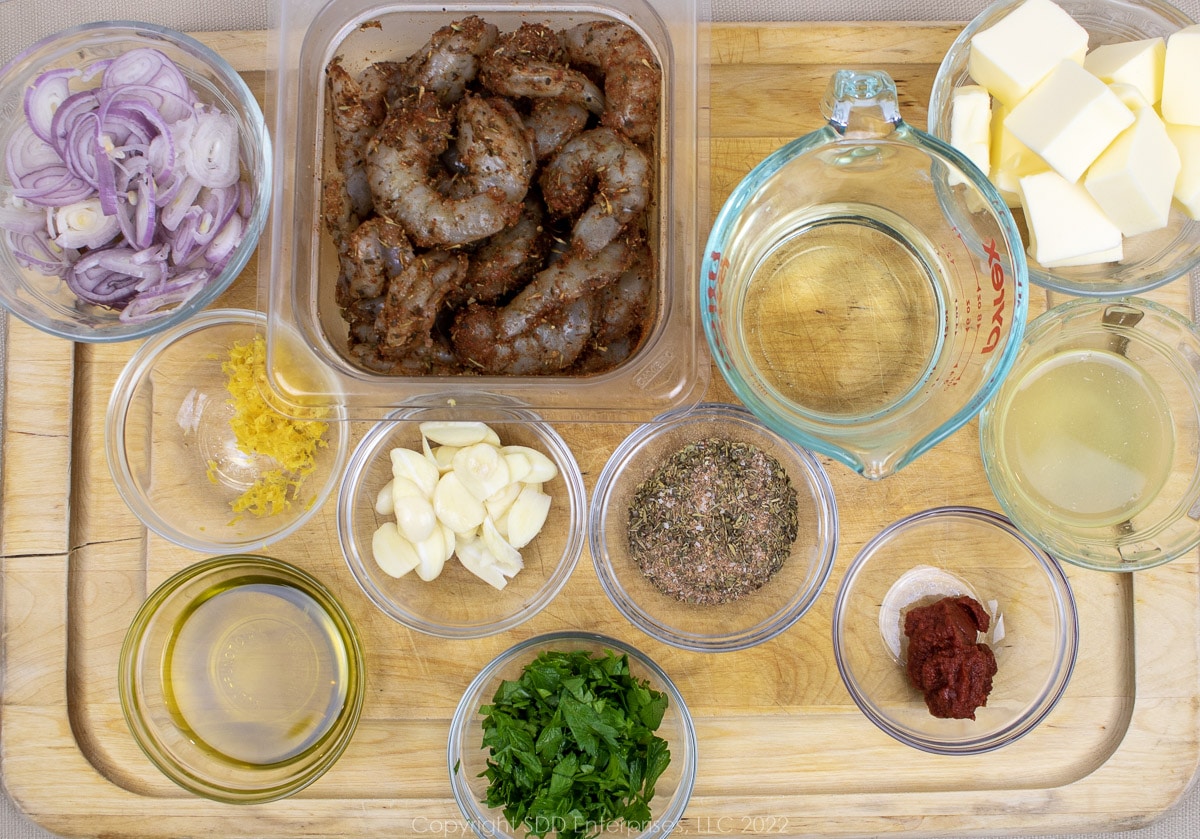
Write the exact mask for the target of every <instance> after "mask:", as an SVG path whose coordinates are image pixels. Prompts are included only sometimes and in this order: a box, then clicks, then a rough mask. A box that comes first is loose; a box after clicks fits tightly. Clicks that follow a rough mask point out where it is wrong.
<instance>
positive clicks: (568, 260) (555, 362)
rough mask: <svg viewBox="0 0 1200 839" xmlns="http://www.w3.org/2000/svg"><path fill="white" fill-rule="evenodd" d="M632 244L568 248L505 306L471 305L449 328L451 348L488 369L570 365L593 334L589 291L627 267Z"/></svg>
mask: <svg viewBox="0 0 1200 839" xmlns="http://www.w3.org/2000/svg"><path fill="white" fill-rule="evenodd" d="M631 252H632V245H631V243H629V242H627V241H626V240H624V239H617V240H616V241H614V242H612V243H610V244H609V245H608V246H607V247H605V248H604V249H603V250H602V251H601V252H600V253H599V254H596V255H592V256H589V255H584V254H582V253H580V252H568V253H567V254H566V255H565V256H564V257H563V258H562V259H561V260H559V261H558V262H557V263H555V264H554V265H552V266H550V267H549V268H546V269H544V270H542V271H540V272H539V273H538V274H537V275H536V276H535V277H534V278H533V280H532V281H531V282H530V283H529V285H527V286H525V288H523V289H522V290H521V291H520V293H518V294H517V296H516V297H514V298H513V299H512V301H510V302H509V303H508V304H507V305H505V306H501V307H495V306H485V305H481V304H478V303H474V304H471V305H470V306H467V308H466V309H463V310H461V311H460V312H459V314H458V316H457V317H456V318H455V320H454V325H453V327H452V328H451V330H450V340H451V342H452V343H453V345H454V350H455V352H457V353H458V355H459V357H460V358H462V359H463V361H464V362H466V363H467V364H469V365H472V366H474V367H477V368H479V369H480V370H482V371H484V372H487V373H494V374H512V375H531V374H534V373H545V372H554V371H556V370H562V369H564V368H566V367H569V366H570V365H571V364H572V363H573V362H574V361H575V359H576V358H578V357H579V355H580V353H582V352H583V350H584V348H585V347H586V346H587V340H588V338H589V337H590V336H591V333H592V317H593V293H594V292H596V291H597V290H598V289H601V288H603V287H604V286H605V285H607V284H609V283H612V282H614V281H615V280H616V279H617V278H618V277H619V276H620V275H621V273H622V272H623V271H624V270H625V268H626V267H627V265H628V263H629V260H630V257H631Z"/></svg>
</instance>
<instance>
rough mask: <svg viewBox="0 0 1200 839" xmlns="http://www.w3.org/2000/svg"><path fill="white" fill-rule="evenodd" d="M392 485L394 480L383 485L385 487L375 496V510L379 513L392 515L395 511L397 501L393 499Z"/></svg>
mask: <svg viewBox="0 0 1200 839" xmlns="http://www.w3.org/2000/svg"><path fill="white" fill-rule="evenodd" d="M393 480H394V479H393ZM392 485H393V482H392V481H388V482H387V483H386V484H384V485H383V489H381V490H379V494H378V495H376V496H375V512H376V513H377V514H378V515H381V516H390V515H394V513H395V510H396V502H395V501H393V500H392Z"/></svg>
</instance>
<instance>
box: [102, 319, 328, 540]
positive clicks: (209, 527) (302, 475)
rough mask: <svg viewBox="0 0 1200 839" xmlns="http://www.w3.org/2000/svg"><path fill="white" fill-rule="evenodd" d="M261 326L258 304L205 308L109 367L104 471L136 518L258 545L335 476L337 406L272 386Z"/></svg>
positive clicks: (188, 535) (292, 521) (283, 532)
mask: <svg viewBox="0 0 1200 839" xmlns="http://www.w3.org/2000/svg"><path fill="white" fill-rule="evenodd" d="M265 325H266V316H265V315H263V314H262V313H261V312H254V311H250V310H247V309H210V310H208V311H205V312H202V313H200V314H199V315H196V316H194V317H192V318H189V319H188V320H186V321H184V322H183V323H181V324H178V325H176V326H175V327H173V328H171V329H168V330H166V331H164V332H162V333H160V334H158V335H155V336H153V337H151V338H150V339H148V340H147V341H146V342H145V343H144V344H143V345H142V346H141V347H139V348H138V350H137V351H136V352H135V353H134V354H133V356H132V357H131V358H130V359H129V362H128V363H127V364H126V366H125V368H124V369H123V370H122V372H121V374H120V376H118V377H117V381H116V384H115V385H114V387H113V391H112V395H111V397H110V400H109V404H108V411H107V414H106V417H105V450H106V455H107V459H108V465H109V470H110V472H111V473H112V476H113V481H114V482H115V483H116V486H117V490H118V491H119V492H120V494H121V497H122V498H123V499H124V500H125V502H126V504H127V505H128V507H129V508H130V510H132V511H133V513H134V514H135V515H136V516H137V517H138V519H139V520H140V521H141V522H142V524H144V525H145V526H146V527H147V528H149V529H150V530H152V531H154V532H155V533H157V534H158V535H160V536H162V537H163V538H165V539H169V540H170V541H172V542H174V543H175V544H177V545H182V546H183V547H186V548H190V549H192V550H196V551H202V552H206V553H218V554H224V553H236V552H238V551H244V550H256V549H261V548H263V547H264V546H266V545H269V544H271V543H273V542H276V541H278V540H279V539H282V538H283V537H284V536H287V535H288V534H290V533H293V532H295V531H296V530H297V529H299V528H300V527H302V526H303V525H304V524H305V522H307V521H309V520H310V519H311V518H312V516H313V515H314V514H315V513H316V512H317V511H318V510H319V509H320V508H321V505H322V504H323V503H324V502H325V501H326V500H327V499H328V498H329V496H330V495H331V494H332V492H333V489H334V487H335V486H336V485H337V484H338V482H339V481H340V480H341V478H342V473H343V467H344V465H345V462H346V458H347V455H348V452H349V438H350V434H349V431H348V430H347V424H346V422H345V421H344V411H343V409H341V408H340V407H338V406H336V405H307V406H306V405H294V404H289V403H286V402H285V401H284V400H283V399H282V398H279V397H276V396H275V395H274V393H273V392H272V391H271V390H270V388H269V387H268V386H267V374H266V369H267V365H268V364H269V363H272V362H271V360H269V359H268V352H267V347H266V343H265V340H264V337H263V331H264V329H265ZM286 356H287V353H280V354H278V355H277V356H276V358H275V363H277V364H286V363H293V362H291V361H289V359H288V358H286ZM296 357H297V358H299V357H300V356H296ZM297 375H299V374H297ZM293 378H294V376H293Z"/></svg>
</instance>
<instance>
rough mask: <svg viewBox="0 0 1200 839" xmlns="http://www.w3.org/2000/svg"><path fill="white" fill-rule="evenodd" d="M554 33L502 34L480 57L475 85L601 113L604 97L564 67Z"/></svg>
mask: <svg viewBox="0 0 1200 839" xmlns="http://www.w3.org/2000/svg"><path fill="white" fill-rule="evenodd" d="M563 59H564V56H563V52H562V47H561V44H560V43H559V41H558V37H557V35H556V33H555V32H554V30H552V29H550V27H548V26H545V25H544V24H530V23H526V24H522V25H521V26H520V27H519V28H518V29H516V30H515V31H513V32H506V33H505V34H503V35H501V36H500V38H499V39H498V40H497V42H496V48H495V49H494V50H492V51H491V52H489V53H488V54H487V55H485V56H484V57H483V60H482V61H481V62H480V67H479V82H480V84H482V85H483V86H484V87H486V88H487V89H488V90H490V91H492V92H493V93H498V94H500V95H501V96H513V97H517V98H529V99H551V98H552V99H561V100H565V101H569V102H574V103H576V104H578V105H582V106H583V107H585V108H587V109H588V110H589V111H591V112H592V113H594V114H600V113H603V112H604V108H605V103H604V94H602V93H601V92H600V88H598V87H596V85H595V84H594V83H593V82H592V81H591V79H589V78H588V77H587V76H585V75H584V74H583V73H581V72H579V71H578V70H573V69H571V68H570V67H567V65H566V62H565V61H564V60H563Z"/></svg>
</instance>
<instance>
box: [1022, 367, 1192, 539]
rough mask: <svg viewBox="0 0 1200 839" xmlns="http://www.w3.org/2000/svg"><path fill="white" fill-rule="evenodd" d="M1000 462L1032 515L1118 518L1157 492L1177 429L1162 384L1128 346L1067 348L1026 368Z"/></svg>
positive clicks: (1105, 522)
mask: <svg viewBox="0 0 1200 839" xmlns="http://www.w3.org/2000/svg"><path fill="white" fill-rule="evenodd" d="M1002 445H1003V452H1004V456H1003V458H1002V459H1003V461H1004V462H1005V465H1006V467H1007V468H1008V469H1009V470H1010V471H1011V473H1012V477H1013V480H1014V481H1015V483H1016V484H1017V486H1018V487H1019V488H1020V490H1021V491H1022V492H1023V493H1024V494H1025V496H1026V505H1027V506H1028V507H1029V509H1030V510H1031V511H1033V513H1034V514H1035V515H1038V516H1040V517H1048V518H1050V519H1052V520H1059V521H1062V522H1064V523H1066V524H1068V525H1072V526H1080V527H1103V526H1110V525H1116V524H1119V523H1120V522H1122V521H1125V520H1128V519H1129V518H1131V517H1132V516H1134V515H1136V514H1137V513H1138V512H1140V511H1141V510H1143V509H1145V507H1146V506H1147V505H1148V504H1149V503H1150V502H1151V501H1152V500H1153V499H1154V497H1155V495H1157V493H1158V491H1159V490H1160V489H1161V488H1162V486H1163V484H1164V483H1165V482H1166V479H1167V477H1168V475H1169V474H1170V472H1171V462H1172V459H1173V455H1174V447H1175V438H1174V432H1173V430H1172V426H1171V411H1170V407H1169V406H1168V405H1167V401H1166V399H1165V397H1164V396H1163V393H1162V390H1161V389H1160V388H1159V387H1158V386H1157V385H1156V384H1155V383H1154V382H1153V381H1151V380H1150V378H1149V377H1148V376H1147V375H1146V373H1145V371H1144V370H1142V369H1141V368H1140V367H1139V366H1138V365H1136V364H1134V363H1133V362H1132V361H1130V360H1129V359H1128V358H1126V357H1125V356H1123V355H1119V354H1117V353H1114V352H1109V351H1105V350H1069V351H1067V352H1063V353H1059V354H1057V355H1054V356H1052V357H1050V358H1048V359H1046V360H1045V361H1043V362H1042V363H1040V364H1038V365H1037V366H1036V367H1034V368H1033V369H1032V370H1031V371H1029V372H1028V373H1027V374H1026V375H1025V376H1024V377H1023V378H1022V379H1021V381H1020V383H1019V384H1018V386H1017V388H1016V390H1015V392H1014V393H1013V395H1012V397H1011V399H1010V401H1009V404H1008V406H1007V411H1006V414H1005V418H1004V428H1003V436H1002Z"/></svg>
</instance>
